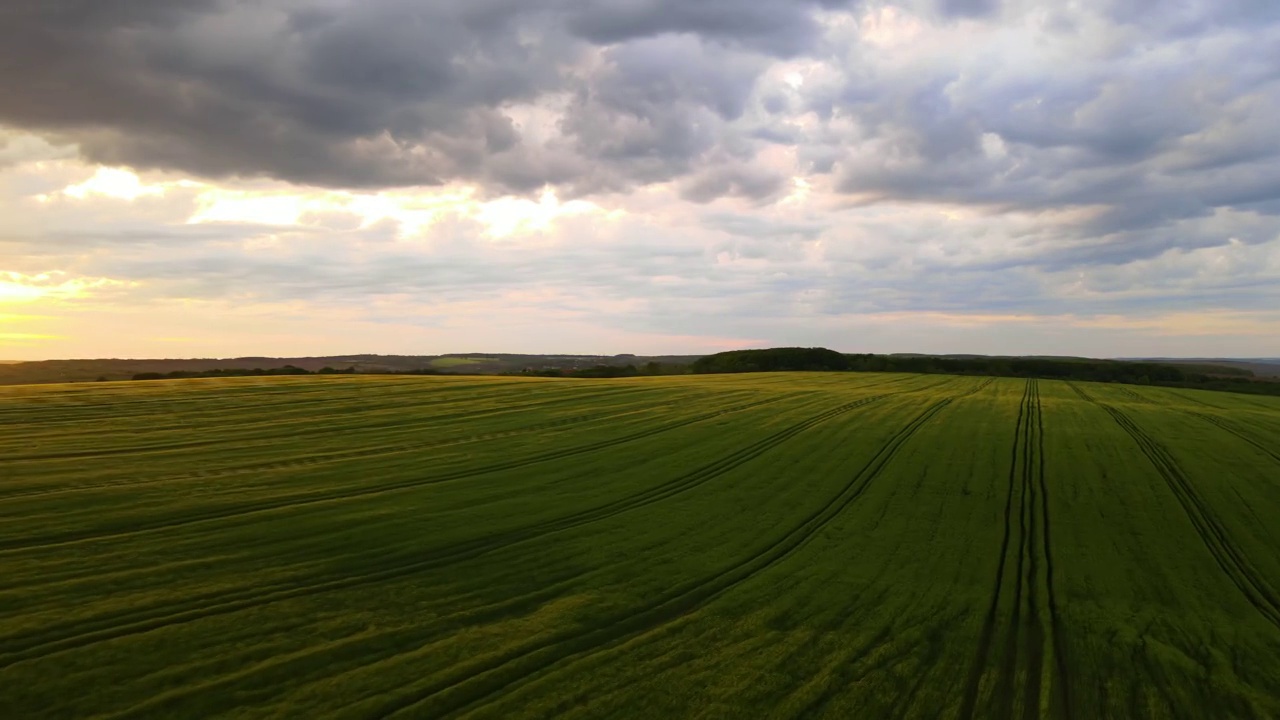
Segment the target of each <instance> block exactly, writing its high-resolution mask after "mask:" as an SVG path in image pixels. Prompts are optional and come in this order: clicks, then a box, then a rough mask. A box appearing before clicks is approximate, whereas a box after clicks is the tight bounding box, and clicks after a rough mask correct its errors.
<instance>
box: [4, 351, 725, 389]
mask: <svg viewBox="0 0 1280 720" xmlns="http://www.w3.org/2000/svg"><path fill="white" fill-rule="evenodd" d="M699 357H701V356H699V355H630V354H622V355H520V354H511V353H483V352H470V353H448V354H445V355H374V354H356V355H331V356H326V357H287V358H272V357H237V358H181V359H178V358H150V359H119V358H97V359H81V360H37V361H31V362H14V363H0V385H26V384H35V383H60V382H92V381H94V380H128V379H130V378H132V377H133V376H134V375H138V374H141V373H170V372H174V371H186V372H203V371H209V370H227V369H245V370H249V369H255V368H260V369H263V370H267V369H272V368H283V367H284V366H286V365H292V366H294V367H299V368H302V369H304V370H310V371H312V372H314V371H316V370H320V369H322V368H326V367H329V368H333V369H335V370H346V369H348V368H354V369H355V371H356V372H373V373H376V372H409V371H415V370H439V371H441V372H451V373H475V374H486V375H489V374H493V375H496V374H499V373H507V372H523V371H526V370H528V371H539V370H565V371H573V370H582V369H586V368H591V367H597V366H600V365H614V366H620V367H621V366H625V365H635V366H637V367H638V366H640V365H644V364H647V363H651V362H656V363H660V364H663V365H689V364H691V363H692V362H693V361H694V360H697V359H698V358H699Z"/></svg>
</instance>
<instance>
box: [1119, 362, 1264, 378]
mask: <svg viewBox="0 0 1280 720" xmlns="http://www.w3.org/2000/svg"><path fill="white" fill-rule="evenodd" d="M1121 359H1122V360H1125V361H1134V362H1159V363H1167V364H1170V365H1191V366H1194V367H1197V368H1199V370H1198V372H1203V373H1206V374H1214V373H1215V371H1217V370H1221V369H1223V368H1226V369H1228V370H1235V371H1244V372H1247V373H1251V374H1253V375H1256V376H1258V377H1278V378H1280V358H1121ZM1218 374H1239V373H1238V372H1236V373H1229V372H1228V373H1221V372H1219V373H1218Z"/></svg>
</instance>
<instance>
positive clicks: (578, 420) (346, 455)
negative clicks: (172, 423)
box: [0, 404, 670, 503]
mask: <svg viewBox="0 0 1280 720" xmlns="http://www.w3.org/2000/svg"><path fill="white" fill-rule="evenodd" d="M667 407H670V405H662V404H657V405H646V406H640V407H633V408H628V409H626V410H624V411H621V412H607V413H597V414H593V415H576V416H573V417H567V418H560V419H557V420H551V421H547V422H541V423H535V424H533V425H526V426H523V427H518V428H510V429H508V430H495V431H493V432H487V433H478V434H475V435H463V436H458V437H452V438H438V439H434V440H421V441H417V442H408V443H396V444H394V445H379V446H375V447H366V448H356V449H352V450H332V451H329V452H323V453H317V454H312V455H308V456H306V457H298V458H291V459H287V460H274V461H271V462H263V463H250V464H245V465H233V466H230V467H220V468H210V469H206V470H194V471H191V472H186V473H178V474H174V475H165V476H162V477H156V478H146V479H139V480H117V481H108V482H101V483H86V484H83V485H74V486H65V487H55V488H42V489H39V490H27V491H21V492H14V493H9V494H4V495H0V503H3V502H5V501H8V500H16V499H19V498H32V497H43V496H47V495H63V494H68V493H76V492H81V491H86V490H114V489H123V488H133V487H139V486H143V485H146V486H152V485H161V484H165V483H172V482H182V481H188V480H209V479H214V478H222V477H231V476H235V475H247V474H252V473H258V472H275V471H279V470H293V469H298V468H304V467H313V466H317V465H325V464H328V463H335V462H343V461H347V460H359V459H364V458H371V457H381V456H385V455H397V454H402V453H407V452H416V451H421V450H431V449H435V448H442V447H453V446H456V445H468V444H471V443H477V442H486V441H489V440H498V439H502V438H508V437H517V436H520V435H526V434H528V433H532V432H541V431H547V430H557V429H560V428H564V427H571V426H574V425H580V424H582V423H587V422H592V421H596V420H608V419H613V418H619V417H625V416H627V415H635V414H637V413H644V412H651V411H654V410H661V409H663V408H667ZM433 427H434V426H423V428H422V429H423V430H431V429H432V428H433ZM397 429H399V430H403V429H404V428H403V426H400V427H398V428H397ZM230 442H233V441H231V440H228V441H225V442H221V443H220V444H226V443H230Z"/></svg>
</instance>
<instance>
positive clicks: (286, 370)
mask: <svg viewBox="0 0 1280 720" xmlns="http://www.w3.org/2000/svg"><path fill="white" fill-rule="evenodd" d="M355 371H356V369H355V368H354V367H349V368H344V369H341V370H339V369H335V368H331V367H323V368H320V369H319V370H317V371H315V372H311V371H310V370H306V369H304V368H300V367H297V366H294V365H285V366H283V367H278V368H266V369H263V368H252V369H250V368H218V369H215V370H174V371H172V372H165V373H161V372H143V373H138V374H136V375H134V376H133V379H134V380H179V379H183V378H211V377H255V376H258V375H351V374H354V373H355Z"/></svg>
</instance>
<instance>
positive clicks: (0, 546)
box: [0, 395, 789, 553]
mask: <svg viewBox="0 0 1280 720" xmlns="http://www.w3.org/2000/svg"><path fill="white" fill-rule="evenodd" d="M787 397H789V396H787V395H778V396H775V397H771V398H765V399H763V400H756V401H753V402H749V403H744V404H741V405H736V406H733V407H728V408H723V409H721V410H717V411H715V412H711V413H704V414H701V415H695V416H693V417H688V418H684V419H682V420H678V421H676V422H672V423H666V424H664V425H659V426H657V427H652V428H647V429H645V430H640V431H637V432H633V433H629V434H627V435H623V436H621V437H616V438H610V439H608V440H600V441H597V442H593V443H587V444H585V445H578V446H575V447H570V448H563V449H560V450H552V451H549V452H544V453H538V454H536V455H530V456H528V457H524V458H518V459H515V460H508V461H505V462H499V463H492V464H490V465H485V466H482V467H476V468H467V469H462V470H457V471H454V472H448V473H442V474H440V475H436V476H433V477H426V478H415V479H411V480H402V481H399V482H391V483H383V484H381V485H371V486H364V487H361V488H359V489H349V488H348V489H341V490H334V491H330V492H319V493H311V494H307V495H301V496H293V497H286V498H280V499H276V500H270V501H266V502H258V503H248V504H245V505H240V506H235V507H223V508H215V509H212V510H209V511H206V512H197V513H192V514H190V515H187V516H186V517H181V518H176V519H163V520H157V521H153V522H150V523H148V522H145V521H143V522H139V523H135V524H133V525H131V526H130V527H129V528H128V529H121V530H112V529H109V528H107V529H102V530H99V531H89V532H81V533H59V534H51V535H46V536H44V537H36V538H23V539H22V540H18V541H10V542H6V543H0V553H10V552H16V551H23V550H33V549H39V548H48V547H53V546H58V545H69V544H74V543H80V542H87V541H92V540H106V539H113V538H120V537H126V536H132V535H138V534H142V533H147V532H154V531H157V530H166V529H170V528H175V527H184V526H187V525H194V524H198V523H206V522H213V521H217V520H225V519H227V518H232V517H243V516H246V515H255V514H258V513H263V512H269V511H272V510H279V509H282V508H286V507H299V506H303V505H315V504H319V503H326V502H335V501H341V500H351V499H354V498H359V497H368V496H372V495H379V494H382V493H386V492H393V491H397V490H407V489H411V488H417V487H424V486H427V485H437V484H440V483H444V482H451V481H455V480H462V479H466V478H471V477H475V476H478V475H484V474H487V473H491V472H499V471H502V470H514V469H518V468H522V467H527V466H529V465H535V464H538V463H543V462H549V461H552V460H561V459H564V458H568V457H573V456H576V455H584V454H587V453H592V452H596V451H599V450H605V449H608V448H611V447H616V446H618V445H623V444H626V443H630V442H635V441H637V440H642V439H645V438H649V437H653V436H655V435H659V434H662V433H665V432H670V431H672V430H678V429H680V428H682V427H686V426H688V425H693V424H694V423H699V422H703V421H705V420H711V419H714V418H717V417H721V416H723V415H728V414H731V413H736V412H742V411H744V410H750V409H754V408H758V407H760V406H762V405H767V404H770V403H774V402H778V401H780V400H783V399H785V398H787Z"/></svg>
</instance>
